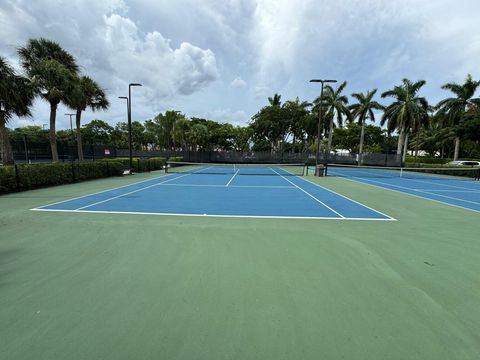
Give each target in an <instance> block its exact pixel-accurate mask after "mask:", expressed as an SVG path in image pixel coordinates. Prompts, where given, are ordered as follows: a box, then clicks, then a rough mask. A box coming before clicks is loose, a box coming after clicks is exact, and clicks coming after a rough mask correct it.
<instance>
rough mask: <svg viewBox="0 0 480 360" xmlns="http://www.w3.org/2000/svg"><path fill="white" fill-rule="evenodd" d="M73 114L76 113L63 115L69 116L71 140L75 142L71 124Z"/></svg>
mask: <svg viewBox="0 0 480 360" xmlns="http://www.w3.org/2000/svg"><path fill="white" fill-rule="evenodd" d="M74 115H76V114H65V116H69V117H70V132H71V133H72V141H73V143H74V144H75V135H73V125H72V116H74Z"/></svg>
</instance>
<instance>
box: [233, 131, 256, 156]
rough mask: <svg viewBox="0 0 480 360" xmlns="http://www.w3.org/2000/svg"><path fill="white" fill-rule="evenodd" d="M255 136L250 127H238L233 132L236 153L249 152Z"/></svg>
mask: <svg viewBox="0 0 480 360" xmlns="http://www.w3.org/2000/svg"><path fill="white" fill-rule="evenodd" d="M252 135H253V132H252V129H251V128H250V127H248V126H244V127H242V126H237V127H236V128H234V131H233V146H234V148H235V150H236V151H244V152H246V151H249V150H250V139H251V137H252Z"/></svg>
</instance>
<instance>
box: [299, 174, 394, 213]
mask: <svg viewBox="0 0 480 360" xmlns="http://www.w3.org/2000/svg"><path fill="white" fill-rule="evenodd" d="M300 179H302V180H303V181H306V182H308V183H310V184H312V185H315V186H318V187H319V188H321V189H324V190H326V191H329V192H331V193H334V194H335V195H338V196H341V197H343V198H344V199H347V200H349V201H351V202H354V203H355V204H358V205H360V206H363V207H365V208H367V209H369V210H372V211H373V212H376V213H377V214H380V215H383V216H386V217H387V218H389V219H391V220H397V219H395V218H393V217H391V216H389V215H387V214H384V213H383V212H381V211H378V210H375V209H373V208H371V207H370V206H367V205H365V204H362V203H361V202H359V201H357V200H353V199H352V198H349V197H348V196H345V195H342V194H340V193H338V192H336V191H333V190H331V189H329V188H326V187H324V186H321V185H319V184H317V183H314V182H313V181H310V180H308V179H304V178H303V177H300Z"/></svg>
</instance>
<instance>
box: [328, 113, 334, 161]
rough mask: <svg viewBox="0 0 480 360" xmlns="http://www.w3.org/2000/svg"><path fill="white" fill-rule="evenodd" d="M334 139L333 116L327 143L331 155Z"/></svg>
mask: <svg viewBox="0 0 480 360" xmlns="http://www.w3.org/2000/svg"><path fill="white" fill-rule="evenodd" d="M332 141H333V117H332V119H331V120H330V129H329V130H328V145H327V154H328V155H330V152H331V151H332Z"/></svg>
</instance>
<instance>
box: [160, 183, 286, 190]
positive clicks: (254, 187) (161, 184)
mask: <svg viewBox="0 0 480 360" xmlns="http://www.w3.org/2000/svg"><path fill="white" fill-rule="evenodd" d="M157 185H158V186H184V187H190V186H191V187H216V188H224V187H226V186H225V185H209V184H163V183H160V184H157ZM229 188H253V189H256V188H259V189H295V186H290V185H230V186H229Z"/></svg>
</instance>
